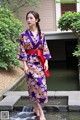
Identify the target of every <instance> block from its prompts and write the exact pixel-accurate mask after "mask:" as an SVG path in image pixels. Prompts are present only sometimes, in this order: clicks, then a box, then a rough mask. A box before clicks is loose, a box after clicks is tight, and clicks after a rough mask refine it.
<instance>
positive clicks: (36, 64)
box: [18, 30, 51, 103]
mask: <svg viewBox="0 0 80 120" xmlns="http://www.w3.org/2000/svg"><path fill="white" fill-rule="evenodd" d="M31 49H41V50H43V55H44V58H45V59H47V60H48V59H50V58H51V55H50V52H49V49H48V46H47V42H46V40H45V36H44V34H42V38H41V39H40V37H39V34H37V36H36V38H35V37H34V35H33V34H32V32H31V31H30V30H26V31H25V32H23V33H22V34H21V39H20V47H19V50H18V59H19V60H22V61H26V64H27V66H28V68H29V72H28V73H27V74H26V77H27V85H28V93H29V97H30V100H32V101H34V102H39V103H47V102H48V96H47V85H46V76H45V73H44V69H43V67H42V64H41V62H40V59H39V58H38V56H37V55H36V54H35V53H34V54H28V53H26V51H27V50H31Z"/></svg>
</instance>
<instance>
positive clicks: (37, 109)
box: [33, 103, 40, 116]
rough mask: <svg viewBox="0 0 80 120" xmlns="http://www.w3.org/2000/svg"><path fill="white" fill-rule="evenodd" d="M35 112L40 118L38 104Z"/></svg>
mask: <svg viewBox="0 0 80 120" xmlns="http://www.w3.org/2000/svg"><path fill="white" fill-rule="evenodd" d="M33 112H34V113H36V114H37V116H40V115H39V108H38V106H37V103H35V107H34V109H33Z"/></svg>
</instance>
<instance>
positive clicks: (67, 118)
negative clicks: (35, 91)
mask: <svg viewBox="0 0 80 120" xmlns="http://www.w3.org/2000/svg"><path fill="white" fill-rule="evenodd" d="M67 101H68V98H67V97H55V98H54V97H49V102H48V104H46V105H42V108H43V110H44V113H45V117H46V120H80V112H79V111H77V112H69V111H68V102H67ZM30 105H31V106H34V105H32V104H31V102H30V101H29V99H28V98H24V97H23V98H21V99H20V100H19V101H18V102H17V103H16V104H15V105H14V111H13V112H10V118H12V119H10V120H35V119H33V117H32V119H30V118H29V117H27V115H26V114H27V112H26V108H28V107H30ZM23 106H24V107H23ZM59 106H62V108H60V109H59ZM63 106H65V109H64V107H63ZM31 109H32V108H31ZM31 114H32V113H31ZM15 116H17V117H15Z"/></svg>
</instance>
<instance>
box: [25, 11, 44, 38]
mask: <svg viewBox="0 0 80 120" xmlns="http://www.w3.org/2000/svg"><path fill="white" fill-rule="evenodd" d="M30 13H31V14H32V15H33V16H34V17H35V19H36V20H38V21H37V23H36V26H37V28H38V33H39V36H40V39H41V38H42V37H41V29H40V25H39V22H40V18H39V14H38V13H37V12H35V11H29V12H28V13H27V14H26V20H27V16H28V14H30Z"/></svg>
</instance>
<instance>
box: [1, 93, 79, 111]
mask: <svg viewBox="0 0 80 120" xmlns="http://www.w3.org/2000/svg"><path fill="white" fill-rule="evenodd" d="M3 96H6V97H5V98H4V99H2V100H1V101H0V110H2V109H9V110H12V109H13V105H14V104H15V103H16V102H17V101H18V100H20V98H21V97H26V99H27V97H28V92H27V91H7V92H6V93H4V94H3ZM48 96H49V97H56V98H57V97H68V105H67V106H66V107H67V109H69V111H71V110H76V111H77V110H78V111H79V110H80V91H48ZM53 100H54V99H53ZM48 106H49V105H48ZM51 106H54V105H51ZM58 107H59V109H63V108H64V105H61V106H60V105H59V106H58ZM64 110H65V109H64Z"/></svg>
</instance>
